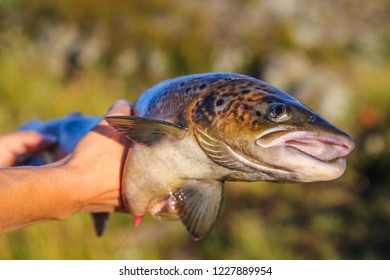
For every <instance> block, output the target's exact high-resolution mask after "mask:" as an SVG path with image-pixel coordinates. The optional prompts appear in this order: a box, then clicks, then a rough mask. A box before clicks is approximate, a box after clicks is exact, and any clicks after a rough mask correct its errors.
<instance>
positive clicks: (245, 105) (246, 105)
mask: <svg viewBox="0 0 390 280" xmlns="http://www.w3.org/2000/svg"><path fill="white" fill-rule="evenodd" d="M242 108H243V109H244V110H246V111H251V110H253V106H250V105H248V104H245V103H243V104H242Z"/></svg>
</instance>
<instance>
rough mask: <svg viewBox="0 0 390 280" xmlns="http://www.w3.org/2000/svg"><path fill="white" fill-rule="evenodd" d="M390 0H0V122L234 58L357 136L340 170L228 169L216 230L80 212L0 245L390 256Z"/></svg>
mask: <svg viewBox="0 0 390 280" xmlns="http://www.w3.org/2000/svg"><path fill="white" fill-rule="evenodd" d="M389 14H390V1H385V0H376V1H363V0H361V1H353V0H339V1H337V0H333V1H320V0H315V1H313V0H291V1H281V0H267V1H261V0H246V1H239V0H228V1H218V0H207V1H206V0H201V1H179V0H166V1H156V0H155V1H93V0H77V1H76V0H67V1H52V0H34V1H27V0H26V1H22V0H0V127H1V129H0V132H7V131H12V130H14V129H16V128H17V127H18V126H19V125H20V124H21V123H23V122H25V121H27V120H30V119H32V118H41V119H48V118H54V117H58V116H62V115H64V114H67V113H69V112H74V111H80V112H82V113H84V114H94V115H103V114H104V113H105V111H106V110H107V108H108V107H109V106H110V105H111V104H112V103H113V102H114V101H115V100H117V99H119V98H125V99H127V100H130V101H135V100H136V98H137V97H138V96H139V94H140V93H142V91H143V90H145V89H147V88H149V87H151V86H152V85H154V84H155V83H157V82H159V81H161V80H164V79H166V78H170V77H175V76H179V75H187V74H191V73H200V72H208V71H232V72H239V73H243V74H247V75H251V76H253V77H256V78H260V79H262V80H264V81H266V82H268V83H271V84H273V85H275V86H277V87H279V88H281V89H282V90H284V91H287V92H289V93H290V94H292V95H294V96H295V97H297V98H298V99H299V100H301V101H302V102H303V103H305V104H307V105H308V106H309V107H312V108H313V109H314V110H316V111H317V112H319V113H320V114H321V115H323V116H324V117H325V118H327V119H328V120H329V121H331V122H333V123H334V124H336V125H337V126H339V127H341V128H342V129H344V130H345V131H347V132H349V133H350V134H351V135H353V136H354V138H355V141H356V144H357V148H356V151H355V153H354V154H353V155H352V156H350V157H349V158H348V164H349V165H348V169H347V172H346V173H345V175H344V176H343V177H341V178H340V179H338V180H336V181H333V182H326V183H313V184H302V185H299V184H295V185H287V184H270V183H251V184H249V183H228V184H227V187H226V198H225V202H224V205H223V208H222V212H221V216H220V218H219V220H218V222H217V224H216V226H215V228H214V230H213V231H212V232H211V234H210V235H208V236H207V237H206V238H205V239H204V240H202V241H200V242H194V241H192V240H191V239H190V237H189V236H188V234H187V232H186V231H185V229H184V228H183V227H182V226H181V224H180V223H178V222H176V223H162V222H157V221H154V220H153V219H151V218H147V219H146V220H145V221H144V222H143V224H142V225H141V227H139V228H137V229H135V230H133V231H132V229H133V217H132V216H129V215H124V214H114V215H112V220H111V225H110V228H109V230H108V232H107V234H106V235H105V236H104V237H102V238H98V237H95V235H94V231H93V227H92V223H91V219H90V217H89V215H88V214H78V215H75V216H73V217H71V218H69V219H67V220H66V221H61V222H47V223H43V224H39V225H35V226H31V227H28V228H26V229H23V230H19V231H16V232H13V233H9V234H4V235H1V236H0V259H389V258H390V147H389V144H390V143H389V142H390V125H389V121H390V93H389V89H390V28H389V27H390V17H389Z"/></svg>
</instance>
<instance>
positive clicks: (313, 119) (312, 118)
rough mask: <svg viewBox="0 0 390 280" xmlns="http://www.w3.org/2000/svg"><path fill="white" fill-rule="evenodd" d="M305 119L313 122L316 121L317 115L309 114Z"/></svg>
mask: <svg viewBox="0 0 390 280" xmlns="http://www.w3.org/2000/svg"><path fill="white" fill-rule="evenodd" d="M307 121H308V122H310V123H314V122H316V121H317V117H316V116H313V115H311V116H309V117H308V118H307Z"/></svg>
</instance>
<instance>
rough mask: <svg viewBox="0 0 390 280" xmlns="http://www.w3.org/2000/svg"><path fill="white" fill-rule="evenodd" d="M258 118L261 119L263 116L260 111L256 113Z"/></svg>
mask: <svg viewBox="0 0 390 280" xmlns="http://www.w3.org/2000/svg"><path fill="white" fill-rule="evenodd" d="M255 115H256V117H261V116H262V115H263V114H262V113H261V112H260V111H255Z"/></svg>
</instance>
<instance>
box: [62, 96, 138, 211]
mask: <svg viewBox="0 0 390 280" xmlns="http://www.w3.org/2000/svg"><path fill="white" fill-rule="evenodd" d="M131 114H132V109H131V107H130V105H129V103H128V102H126V101H123V100H120V101H117V102H116V103H115V104H114V105H113V106H112V107H111V108H110V109H109V111H108V113H107V114H106V116H115V115H131ZM129 145H130V143H129V141H128V140H126V139H124V138H123V137H122V136H121V134H120V133H118V132H117V131H116V130H115V129H113V128H112V127H110V126H109V125H108V124H107V122H106V121H105V120H104V119H103V120H101V121H100V122H99V124H98V125H97V126H96V127H95V128H94V129H93V130H92V131H90V132H89V133H87V134H86V135H85V136H84V137H83V138H82V139H81V141H80V142H79V143H78V144H77V146H76V148H75V150H74V151H73V153H72V154H70V155H69V156H68V157H66V158H65V159H64V160H62V161H60V162H59V163H58V164H60V165H58V164H57V166H58V167H59V168H62V169H63V170H64V171H66V172H67V173H68V174H69V176H71V177H72V178H73V179H75V180H76V181H75V182H74V183H72V184H70V185H69V187H70V188H73V190H71V189H70V190H69V193H73V194H74V195H75V197H74V198H73V199H74V201H75V202H76V204H78V207H79V209H78V210H77V212H79V211H85V212H113V211H115V210H119V211H123V207H122V200H121V181H122V169H123V164H124V161H125V158H126V155H127V152H128V151H129Z"/></svg>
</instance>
